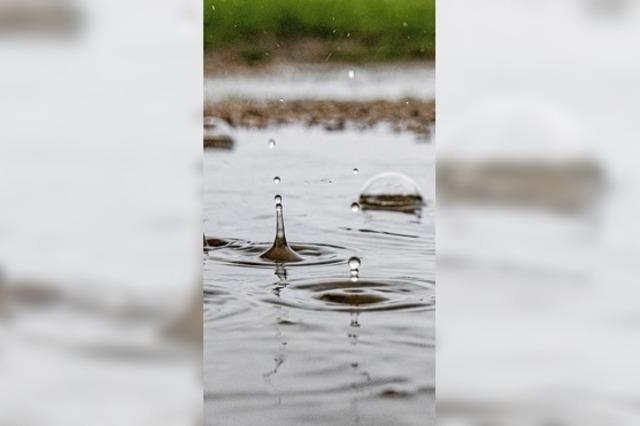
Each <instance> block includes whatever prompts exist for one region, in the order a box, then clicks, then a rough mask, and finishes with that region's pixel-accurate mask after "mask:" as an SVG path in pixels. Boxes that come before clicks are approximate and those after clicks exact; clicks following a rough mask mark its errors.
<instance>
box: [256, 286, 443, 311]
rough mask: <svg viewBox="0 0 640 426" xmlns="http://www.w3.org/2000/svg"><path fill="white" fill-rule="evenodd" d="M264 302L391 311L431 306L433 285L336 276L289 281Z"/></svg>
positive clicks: (299, 306) (309, 306) (317, 307)
mask: <svg viewBox="0 0 640 426" xmlns="http://www.w3.org/2000/svg"><path fill="white" fill-rule="evenodd" d="M263 300H264V301H265V302H268V303H273V304H277V305H283V306H289V307H294V308H300V309H310V310H316V311H339V312H354V311H390V310H399V309H403V310H423V309H433V308H434V303H435V302H434V285H433V283H431V282H426V281H425V282H420V283H414V282H411V281H406V280H401V279H397V280H391V279H384V280H376V279H358V280H351V279H345V278H335V279H326V280H313V281H301V282H299V283H292V284H290V285H289V286H288V287H287V288H286V291H281V292H280V293H279V295H278V296H277V297H275V296H274V297H269V298H266V299H263Z"/></svg>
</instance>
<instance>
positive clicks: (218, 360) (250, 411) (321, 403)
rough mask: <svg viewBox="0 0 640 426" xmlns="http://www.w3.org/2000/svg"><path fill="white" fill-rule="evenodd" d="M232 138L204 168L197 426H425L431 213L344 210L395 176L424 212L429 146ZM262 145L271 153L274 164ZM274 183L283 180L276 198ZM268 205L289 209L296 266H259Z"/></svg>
mask: <svg viewBox="0 0 640 426" xmlns="http://www.w3.org/2000/svg"><path fill="white" fill-rule="evenodd" d="M236 136H237V146H236V150H235V151H233V152H230V151H221V150H216V151H207V152H205V158H204V164H205V167H204V169H205V232H206V235H207V240H208V241H209V245H210V248H209V249H208V250H207V251H206V252H205V253H204V257H203V259H204V318H205V320H204V321H205V323H204V339H205V347H204V379H205V380H204V382H205V389H204V394H205V416H204V417H205V419H210V421H211V422H212V423H211V424H221V425H227V424H229V425H230V424H233V425H243V424H260V425H301V424H311V425H392V424H393V425H417V424H430V423H431V422H432V420H433V417H434V375H433V371H434V363H433V359H434V331H433V328H434V308H435V305H434V293H435V284H434V269H433V258H434V254H435V251H434V244H433V242H434V236H433V222H432V220H431V218H432V214H431V210H430V207H429V204H427V205H426V206H425V208H424V210H423V212H422V214H421V216H417V215H412V214H405V213H400V212H389V211H366V210H360V211H357V212H355V213H354V212H352V211H351V210H350V209H349V206H350V204H351V202H352V201H353V199H354V198H356V197H357V196H358V195H359V192H360V189H361V188H362V186H363V184H364V183H365V182H366V180H367V179H369V178H371V177H372V176H373V175H375V174H376V173H379V172H382V171H386V170H389V169H390V168H391V167H394V168H400V169H401V170H402V171H403V172H404V173H406V174H407V175H409V176H411V177H413V178H414V179H416V180H417V181H418V183H419V184H420V186H421V187H422V188H423V189H424V190H425V192H424V193H423V196H424V197H425V200H432V199H433V190H434V188H433V162H432V158H433V146H432V145H431V144H424V143H416V142H415V139H414V138H413V137H412V136H411V135H405V134H400V135H398V134H394V133H391V132H388V133H387V132H385V131H383V130H379V131H376V132H367V133H360V132H345V133H340V134H336V133H328V132H323V131H321V130H318V129H308V128H303V127H286V128H281V129H277V130H274V129H269V130H260V131H256V130H241V131H238V132H237V134H236ZM272 136H273V137H274V139H275V140H277V141H278V145H277V150H276V151H273V152H270V151H271V150H270V149H269V146H268V145H267V144H265V140H269V138H270V137H272ZM372 146H375V147H376V149H375V150H372V149H371V147H372ZM374 151H375V152H374ZM265 153H267V154H270V155H268V156H267V155H266V154H265ZM273 154H277V155H273ZM381 154H385V155H381ZM353 161H357V162H358V165H359V166H360V167H359V170H360V171H359V173H354V172H353V170H354V167H353ZM294 165H295V166H294ZM365 166H366V167H365ZM273 176H280V177H281V178H282V181H281V183H280V185H278V194H274V188H273V181H272V179H273ZM275 195H280V196H281V198H280V201H281V202H286V204H287V209H286V212H285V214H286V220H287V234H288V235H287V239H288V240H289V241H290V242H289V245H290V246H291V248H292V249H293V250H294V251H295V252H296V253H297V254H298V255H299V256H300V257H301V258H302V261H299V262H284V263H283V262H280V261H273V260H269V259H263V258H261V257H260V254H261V253H263V252H264V251H265V250H267V249H269V247H270V246H271V244H269V243H260V241H268V240H270V239H271V238H273V213H272V212H273V210H272V208H273V200H274V196H275ZM276 202H277V203H278V201H277V200H276ZM278 204H279V203H278ZM212 236H215V238H213V237H212ZM212 242H219V244H216V245H217V246H214V244H212Z"/></svg>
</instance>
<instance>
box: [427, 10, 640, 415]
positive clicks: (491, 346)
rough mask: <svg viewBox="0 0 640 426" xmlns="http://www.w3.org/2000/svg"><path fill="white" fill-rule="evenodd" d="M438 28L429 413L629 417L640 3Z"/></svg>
mask: <svg viewBox="0 0 640 426" xmlns="http://www.w3.org/2000/svg"><path fill="white" fill-rule="evenodd" d="M437 23H438V28H437V34H438V57H437V67H438V68H437V82H436V85H437V86H436V93H437V105H438V122H437V135H438V136H437V164H438V168H439V169H438V200H439V205H438V208H437V215H436V216H437V221H436V223H437V231H436V235H437V244H436V246H437V252H438V258H437V271H438V272H437V282H438V294H437V300H438V308H437V318H438V319H437V324H438V331H437V336H438V342H437V351H438V352H437V360H438V361H437V387H436V388H437V406H438V409H437V412H438V419H439V422H438V424H442V425H476V424H478V425H479V424H491V425H552V424H553V425H579V426H588V425H603V426H605V425H607V426H608V425H630V426H631V425H637V424H640V404H638V402H639V401H638V395H639V394H640V381H638V380H637V378H638V376H639V374H640V361H638V359H639V358H638V353H639V351H640V339H639V337H640V321H638V319H640V308H639V307H638V303H637V300H638V297H639V296H640V287H638V284H637V277H638V275H639V274H638V273H639V272H640V271H639V267H638V262H637V256H638V248H639V247H638V246H639V244H640V243H639V241H640V235H639V233H640V227H638V226H636V225H637V223H636V222H637V220H638V219H637V218H638V217H640V207H639V206H640V203H638V202H637V200H638V191H639V189H638V188H640V186H639V185H638V184H639V183H640V172H639V169H638V158H640V157H639V155H638V154H640V145H638V139H639V136H640V130H638V124H637V123H638V119H637V112H638V111H639V110H640V81H639V80H638V76H639V75H640V58H639V57H638V55H637V54H636V53H635V52H636V51H637V46H638V40H640V4H636V2H633V1H622V0H619V1H604V0H601V1H594V0H591V1H586V0H563V1H534V0H517V1H511V0H490V1H483V2H477V1H470V0H447V1H440V2H438V16H437Z"/></svg>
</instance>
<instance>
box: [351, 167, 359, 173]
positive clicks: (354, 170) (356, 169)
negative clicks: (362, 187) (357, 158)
mask: <svg viewBox="0 0 640 426" xmlns="http://www.w3.org/2000/svg"><path fill="white" fill-rule="evenodd" d="M358 173H360V170H358V168H357V167H354V168H353V174H354V175H357V174H358Z"/></svg>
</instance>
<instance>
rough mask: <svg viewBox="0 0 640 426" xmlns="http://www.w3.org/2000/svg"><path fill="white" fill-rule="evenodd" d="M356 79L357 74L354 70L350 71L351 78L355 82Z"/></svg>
mask: <svg viewBox="0 0 640 426" xmlns="http://www.w3.org/2000/svg"><path fill="white" fill-rule="evenodd" d="M355 77H356V72H355V71H354V70H353V69H350V70H349V78H350V79H351V80H353V79H354V78H355Z"/></svg>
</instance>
